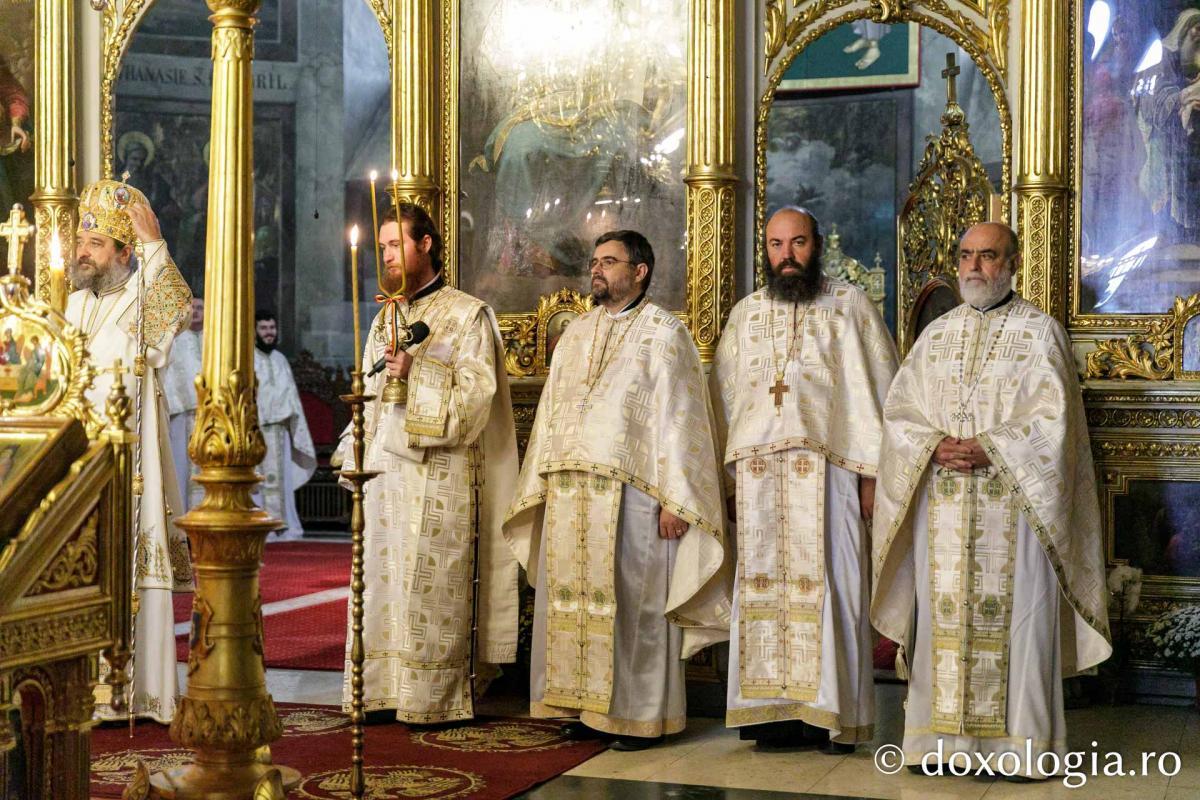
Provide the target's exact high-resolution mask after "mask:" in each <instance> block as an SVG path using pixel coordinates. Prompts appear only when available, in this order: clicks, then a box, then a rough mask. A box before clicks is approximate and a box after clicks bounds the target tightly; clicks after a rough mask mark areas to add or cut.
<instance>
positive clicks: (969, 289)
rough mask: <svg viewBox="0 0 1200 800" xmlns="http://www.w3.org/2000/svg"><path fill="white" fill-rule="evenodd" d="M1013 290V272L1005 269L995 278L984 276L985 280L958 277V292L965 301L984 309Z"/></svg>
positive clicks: (974, 306)
mask: <svg viewBox="0 0 1200 800" xmlns="http://www.w3.org/2000/svg"><path fill="white" fill-rule="evenodd" d="M1011 290H1012V272H1010V271H1009V270H1005V271H1004V272H1002V273H1000V274H999V275H997V276H996V277H995V278H988V277H987V276H986V275H985V276H983V280H982V281H979V280H967V279H966V278H959V279H958V293H959V294H961V295H962V299H963V302H965V303H969V304H970V305H971V306H972V307H973V308H977V309H979V310H980V311H982V310H983V309H985V308H991V307H992V306H994V305H996V303H999V302H1000V301H1001V300H1003V299H1004V298H1005V296H1006V295H1007V294H1008V293H1009V291H1011Z"/></svg>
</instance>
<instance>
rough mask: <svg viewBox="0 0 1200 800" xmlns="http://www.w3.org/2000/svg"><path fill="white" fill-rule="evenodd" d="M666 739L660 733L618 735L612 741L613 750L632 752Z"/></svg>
mask: <svg viewBox="0 0 1200 800" xmlns="http://www.w3.org/2000/svg"><path fill="white" fill-rule="evenodd" d="M666 739H667V737H666V736H663V735H662V734H661V733H660V734H659V735H658V736H619V737H617V740H616V741H615V742H613V743H612V749H613V750H620V751H622V752H626V753H628V752H634V751H636V750H647V749H649V748H651V747H655V746H657V745H660V744H662V743H663V742H665V741H666Z"/></svg>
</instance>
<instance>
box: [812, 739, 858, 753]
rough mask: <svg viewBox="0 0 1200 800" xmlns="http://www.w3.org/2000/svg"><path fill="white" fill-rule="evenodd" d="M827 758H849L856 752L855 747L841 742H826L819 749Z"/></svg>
mask: <svg viewBox="0 0 1200 800" xmlns="http://www.w3.org/2000/svg"><path fill="white" fill-rule="evenodd" d="M817 749H818V750H820V751H821V752H822V753H824V754H825V755H827V756H848V755H850V754H851V753H853V752H854V745H852V744H842V743H841V742H826V743H825V744H823V745H821V746H820V747H818V748H817Z"/></svg>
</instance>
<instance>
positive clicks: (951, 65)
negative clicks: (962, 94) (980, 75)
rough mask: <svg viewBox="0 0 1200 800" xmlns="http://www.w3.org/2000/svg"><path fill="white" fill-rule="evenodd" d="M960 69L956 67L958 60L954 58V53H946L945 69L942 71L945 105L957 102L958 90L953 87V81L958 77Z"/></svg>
mask: <svg viewBox="0 0 1200 800" xmlns="http://www.w3.org/2000/svg"><path fill="white" fill-rule="evenodd" d="M961 72H962V69H960V68H959V66H958V60H957V59H956V58H955V57H954V53H946V68H945V69H944V70H942V77H943V78H945V79H946V104H947V105H953V104H955V103H957V102H958V88H957V86H955V81H954V79H955V78H956V77H958V75H959V73H961Z"/></svg>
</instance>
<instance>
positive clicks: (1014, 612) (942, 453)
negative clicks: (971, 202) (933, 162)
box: [871, 223, 1112, 778]
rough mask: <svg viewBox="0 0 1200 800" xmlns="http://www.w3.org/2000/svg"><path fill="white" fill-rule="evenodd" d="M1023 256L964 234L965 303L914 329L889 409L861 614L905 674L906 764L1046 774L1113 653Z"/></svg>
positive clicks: (1045, 321)
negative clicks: (1072, 701)
mask: <svg viewBox="0 0 1200 800" xmlns="http://www.w3.org/2000/svg"><path fill="white" fill-rule="evenodd" d="M1020 259H1021V256H1020V248H1019V247H1018V242H1017V235H1016V234H1015V233H1014V232H1013V231H1012V230H1011V229H1010V228H1008V227H1007V226H1005V225H1000V224H997V223H984V224H980V225H976V226H974V227H972V228H971V229H970V230H968V231H967V233H966V235H965V236H963V238H962V241H961V242H960V244H959V262H958V281H959V290H960V292H961V295H962V297H963V299H964V300H965V301H966V302H964V303H963V304H962V305H960V306H958V307H957V308H955V309H954V310H952V311H950V312H948V313H946V314H945V315H944V316H942V317H940V318H938V319H937V320H936V321H934V322H933V323H931V324H930V325H929V327H928V328H926V329H925V331H924V332H923V333H922V334H921V337H920V338H919V339H918V340H917V342H916V344H915V345H914V346H913V349H912V352H910V353H909V354H908V357H907V358H906V359H905V360H904V363H903V364H902V365H901V367H900V371H899V372H898V373H897V375H896V380H895V382H894V383H893V384H892V389H891V392H890V393H889V394H888V399H887V405H886V407H885V409H884V441H883V449H882V452H881V455H880V464H879V475H880V486H879V493H878V504H877V508H876V529H875V541H874V567H875V575H876V580H875V593H874V596H873V598H872V609H871V619H872V621H873V622H874V624H875V627H876V628H878V629H879V631H880V632H881V633H883V634H884V635H885V636H888V637H889V638H891V639H893V640H895V641H896V642H899V643H900V645H901V650H900V658H899V660H898V663H897V667H898V669H901V670H904V671H907V672H909V673H910V676H909V683H908V700H907V702H906V704H905V709H906V711H905V718H904V743H903V749H904V757H905V760H906V761H907V762H908V764H909V766H910V768H912V769H914V771H915V770H919V769H924V770H926V771H928V770H930V769H933V770H940V769H941V768H942V767H943V765H944V764H945V763H947V762H948V761H949V756H950V755H951V754H953V753H955V752H963V753H969V754H979V756H980V757H998V758H999V759H1004V761H1001V762H1000V763H1001V764H1005V763H1007V764H1008V765H1007V766H1004V770H1005V774H1006V775H1008V774H1010V773H1011V774H1017V773H1018V772H1019V774H1021V775H1023V776H1024V777H1026V778H1038V777H1045V776H1043V775H1040V774H1039V773H1038V772H1037V769H1038V765H1039V764H1040V763H1041V761H1042V760H1041V759H1040V756H1041V755H1042V754H1043V753H1047V752H1053V753H1056V754H1057V755H1058V757H1059V758H1061V757H1063V755H1064V754H1065V753H1066V747H1067V738H1066V720H1065V718H1064V716H1063V694H1062V678H1063V677H1065V676H1069V675H1072V674H1075V673H1077V672H1079V671H1080V670H1084V669H1087V668H1088V667H1091V666H1094V665H1096V664H1098V663H1100V662H1101V661H1104V660H1105V659H1106V658H1108V656H1109V654H1110V653H1111V652H1112V647H1111V646H1110V644H1109V634H1108V617H1107V611H1106V609H1107V597H1106V591H1105V576H1104V555H1103V550H1102V547H1101V532H1100V531H1101V529H1100V513H1099V504H1098V502H1097V495H1096V479H1095V473H1094V472H1093V468H1092V456H1091V450H1090V448H1089V445H1088V434H1087V421H1086V419H1085V417H1084V411H1083V399H1082V397H1081V395H1080V391H1079V383H1078V381H1077V379H1076V377H1075V360H1074V358H1073V357H1072V355H1071V343H1070V341H1069V340H1068V338H1067V334H1066V332H1065V331H1064V330H1063V328H1062V326H1061V325H1059V324H1058V322H1056V321H1055V320H1054V319H1053V318H1052V317H1050V316H1048V315H1047V314H1045V313H1043V312H1042V311H1041V310H1040V309H1038V308H1037V307H1036V306H1034V305H1033V304H1032V303H1029V302H1027V301H1025V300H1024V299H1022V298H1021V297H1020V296H1018V295H1017V294H1016V293H1015V292H1013V290H1012V280H1013V275H1014V274H1015V273H1016V270H1017V269H1018V268H1019V266H1020ZM1009 753H1012V754H1015V755H1014V756H1008V755H1007V754H1009ZM1013 758H1015V759H1016V761H1015V762H1014V761H1013V760H1012V759H1013ZM950 763H952V762H950ZM992 763H996V762H992ZM1017 765H1019V770H1018V769H1017Z"/></svg>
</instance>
